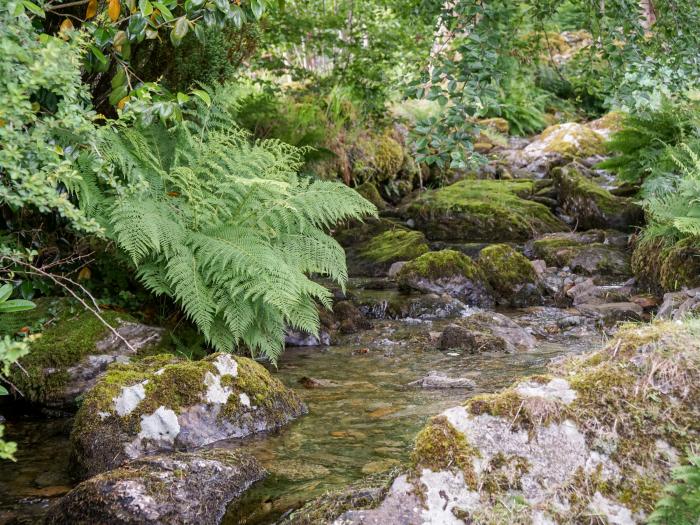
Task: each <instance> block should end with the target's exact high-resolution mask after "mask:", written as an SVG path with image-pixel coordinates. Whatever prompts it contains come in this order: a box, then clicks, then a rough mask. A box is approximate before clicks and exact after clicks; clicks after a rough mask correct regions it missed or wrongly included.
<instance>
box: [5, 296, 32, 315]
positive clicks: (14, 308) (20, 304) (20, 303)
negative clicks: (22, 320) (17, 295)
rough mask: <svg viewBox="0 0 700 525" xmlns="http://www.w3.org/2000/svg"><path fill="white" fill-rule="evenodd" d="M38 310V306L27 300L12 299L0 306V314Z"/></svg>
mask: <svg viewBox="0 0 700 525" xmlns="http://www.w3.org/2000/svg"><path fill="white" fill-rule="evenodd" d="M32 308H36V304H34V303H33V302H31V301H27V300H25V299H12V300H10V301H5V302H4V303H2V304H0V313H11V312H24V311H25V310H31V309H32Z"/></svg>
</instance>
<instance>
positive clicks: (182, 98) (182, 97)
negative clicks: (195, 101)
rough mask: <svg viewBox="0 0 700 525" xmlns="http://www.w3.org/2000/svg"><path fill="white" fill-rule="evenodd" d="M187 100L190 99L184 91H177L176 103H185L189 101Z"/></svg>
mask: <svg viewBox="0 0 700 525" xmlns="http://www.w3.org/2000/svg"><path fill="white" fill-rule="evenodd" d="M189 100H190V97H188V96H187V95H185V94H184V93H181V92H179V91H178V92H177V103H178V104H187V102H189Z"/></svg>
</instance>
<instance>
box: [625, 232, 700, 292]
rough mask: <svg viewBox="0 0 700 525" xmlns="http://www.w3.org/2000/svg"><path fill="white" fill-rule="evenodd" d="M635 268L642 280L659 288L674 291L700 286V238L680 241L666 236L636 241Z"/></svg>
mask: <svg viewBox="0 0 700 525" xmlns="http://www.w3.org/2000/svg"><path fill="white" fill-rule="evenodd" d="M632 271H633V272H634V275H635V277H637V279H638V280H639V282H640V284H642V285H643V286H646V287H647V288H648V289H650V290H652V291H656V292H674V291H677V290H681V289H682V288H696V287H698V286H700V238H698V237H688V238H686V239H683V240H680V241H678V242H672V241H669V240H667V239H664V238H661V237H659V238H656V239H645V240H642V241H641V242H637V243H636V244H635V246H634V251H633V253H632Z"/></svg>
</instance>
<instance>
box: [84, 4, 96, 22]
mask: <svg viewBox="0 0 700 525" xmlns="http://www.w3.org/2000/svg"><path fill="white" fill-rule="evenodd" d="M96 14H97V0H89V1H88V5H87V9H86V10H85V20H90V19H91V18H93V17H94V16H95V15H96Z"/></svg>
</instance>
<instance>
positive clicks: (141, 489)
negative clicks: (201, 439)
mask: <svg viewBox="0 0 700 525" xmlns="http://www.w3.org/2000/svg"><path fill="white" fill-rule="evenodd" d="M263 477H265V470H264V469H263V468H262V467H261V466H260V465H259V464H258V462H257V461H256V460H255V458H253V457H252V456H249V455H247V454H244V453H241V452H232V451H228V450H222V449H212V450H200V451H197V452H192V453H184V452H175V453H172V454H167V455H160V456H151V457H147V458H141V459H137V460H134V461H131V462H129V463H126V464H125V465H123V466H121V467H119V468H117V469H115V470H111V471H109V472H105V473H102V474H98V475H97V476H94V477H92V478H90V479H88V480H87V481H83V482H82V483H81V484H79V485H78V486H77V487H75V488H74V489H73V490H71V491H70V492H69V493H68V494H67V495H66V496H65V497H63V498H62V499H61V500H60V501H59V502H58V503H57V504H56V505H55V506H53V507H52V508H51V509H50V510H49V514H48V516H47V518H46V524H47V525H82V524H85V525H92V524H94V523H100V524H102V525H117V524H118V525H128V524H133V525H137V524H138V525H141V524H149V523H150V524H161V523H172V524H182V525H184V524H187V523H199V524H201V525H214V524H217V523H219V522H220V521H221V518H222V517H223V515H224V513H225V512H226V506H227V505H228V503H230V502H231V501H232V500H234V499H236V498H238V497H240V496H241V494H243V492H245V491H246V490H247V489H248V487H250V486H251V485H252V484H253V483H255V482H256V481H258V480H260V479H262V478H263Z"/></svg>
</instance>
